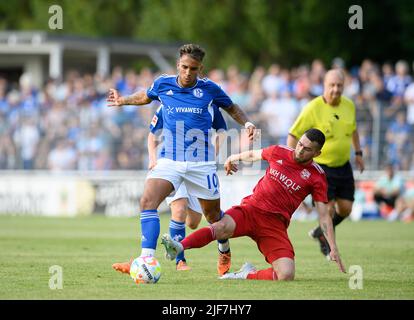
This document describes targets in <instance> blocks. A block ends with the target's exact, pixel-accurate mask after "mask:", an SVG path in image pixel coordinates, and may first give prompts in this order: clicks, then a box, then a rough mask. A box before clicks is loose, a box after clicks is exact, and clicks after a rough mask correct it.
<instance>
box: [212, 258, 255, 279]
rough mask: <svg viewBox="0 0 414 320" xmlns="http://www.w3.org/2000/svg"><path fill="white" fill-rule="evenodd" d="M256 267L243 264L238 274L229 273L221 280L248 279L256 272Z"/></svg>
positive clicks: (247, 263)
mask: <svg viewBox="0 0 414 320" xmlns="http://www.w3.org/2000/svg"><path fill="white" fill-rule="evenodd" d="M256 271H257V270H256V267H255V266H254V265H252V264H251V263H249V262H246V263H245V264H243V266H242V267H241V269H240V270H239V271H237V272H228V273H226V274H224V275H223V276H221V277H220V278H219V279H221V280H225V279H247V275H248V274H249V273H251V272H256Z"/></svg>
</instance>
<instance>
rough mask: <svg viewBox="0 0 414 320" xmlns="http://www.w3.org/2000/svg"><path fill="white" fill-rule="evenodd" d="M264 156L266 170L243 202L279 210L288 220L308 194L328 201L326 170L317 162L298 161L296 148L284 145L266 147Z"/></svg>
mask: <svg viewBox="0 0 414 320" xmlns="http://www.w3.org/2000/svg"><path fill="white" fill-rule="evenodd" d="M262 158H263V160H266V161H267V162H268V163H269V167H268V168H267V169H266V174H265V175H264V176H263V177H262V178H261V179H260V180H259V182H258V183H257V185H256V186H255V187H254V189H253V194H252V195H250V196H247V197H246V198H244V199H243V201H242V203H249V204H250V205H252V206H254V207H257V208H260V209H262V210H265V211H268V212H275V213H280V214H282V215H283V216H284V217H285V218H286V219H287V220H288V221H289V220H290V217H291V216H292V214H293V213H294V212H295V210H296V209H297V208H298V207H299V205H300V204H301V202H302V201H303V200H304V199H305V198H306V197H307V196H308V195H309V194H311V195H312V197H313V200H314V201H318V202H325V203H327V202H328V195H327V189H328V183H327V181H326V176H325V172H324V171H323V169H322V168H321V167H320V166H319V165H318V164H317V163H315V162H313V161H312V162H311V163H309V164H306V165H305V164H300V163H297V162H296V161H295V160H294V149H292V148H289V147H287V146H282V145H279V146H275V145H274V146H270V147H268V148H265V149H263V151H262Z"/></svg>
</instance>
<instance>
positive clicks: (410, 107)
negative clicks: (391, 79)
mask: <svg viewBox="0 0 414 320" xmlns="http://www.w3.org/2000/svg"><path fill="white" fill-rule="evenodd" d="M404 103H405V105H406V106H407V123H408V124H409V125H411V126H412V127H414V82H412V83H411V84H410V85H409V86H408V87H407V90H405V94H404Z"/></svg>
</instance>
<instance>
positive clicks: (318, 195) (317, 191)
mask: <svg viewBox="0 0 414 320" xmlns="http://www.w3.org/2000/svg"><path fill="white" fill-rule="evenodd" d="M312 198H313V201H315V202H324V203H327V202H328V182H327V180H326V175H325V174H324V173H320V174H318V175H317V178H316V179H315V181H314V183H313V190H312Z"/></svg>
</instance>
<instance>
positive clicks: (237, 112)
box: [224, 104, 258, 140]
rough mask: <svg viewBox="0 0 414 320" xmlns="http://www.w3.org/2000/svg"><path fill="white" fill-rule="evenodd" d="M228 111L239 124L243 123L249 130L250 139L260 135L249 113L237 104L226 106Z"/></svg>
mask: <svg viewBox="0 0 414 320" xmlns="http://www.w3.org/2000/svg"><path fill="white" fill-rule="evenodd" d="M224 110H226V112H227V113H228V114H229V115H230V117H232V118H233V119H234V121H236V122H237V123H238V124H240V125H242V126H243V127H245V128H246V129H247V130H248V132H247V133H248V135H249V139H250V140H254V139H255V138H256V136H257V135H258V131H257V130H256V126H255V125H254V124H253V123H251V122H250V121H249V118H248V117H247V114H246V113H245V112H244V111H243V110H242V109H241V108H240V107H239V106H238V105H237V104H232V105H231V106H230V107H228V108H225V109H224Z"/></svg>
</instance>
